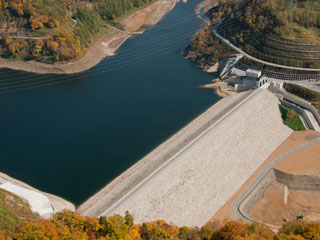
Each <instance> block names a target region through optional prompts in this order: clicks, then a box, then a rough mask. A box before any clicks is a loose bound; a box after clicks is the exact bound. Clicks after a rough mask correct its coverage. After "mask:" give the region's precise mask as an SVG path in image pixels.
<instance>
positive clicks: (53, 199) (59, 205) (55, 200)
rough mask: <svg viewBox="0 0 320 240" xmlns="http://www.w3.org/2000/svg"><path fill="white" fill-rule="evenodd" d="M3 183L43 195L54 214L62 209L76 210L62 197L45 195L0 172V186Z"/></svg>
mask: <svg viewBox="0 0 320 240" xmlns="http://www.w3.org/2000/svg"><path fill="white" fill-rule="evenodd" d="M5 182H9V183H12V184H14V185H17V186H20V187H23V188H26V189H28V190H31V191H34V192H38V193H41V194H43V195H45V196H46V197H47V198H48V199H49V201H50V203H51V205H52V207H53V209H54V212H55V213H56V212H60V211H62V210H64V209H68V210H71V211H75V210H76V207H75V205H74V204H73V203H71V202H69V201H67V200H65V199H63V198H62V197H59V196H57V195H54V194H51V193H47V192H43V191H41V190H39V189H36V188H34V187H32V186H30V185H28V184H27V183H24V182H22V181H20V180H18V179H15V178H12V177H10V176H9V175H7V174H5V173H2V172H0V185H1V183H5Z"/></svg>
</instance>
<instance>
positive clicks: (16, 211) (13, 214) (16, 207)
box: [0, 189, 39, 234]
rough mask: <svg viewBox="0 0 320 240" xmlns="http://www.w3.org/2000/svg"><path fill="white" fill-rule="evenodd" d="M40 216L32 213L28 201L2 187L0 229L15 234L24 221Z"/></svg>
mask: <svg viewBox="0 0 320 240" xmlns="http://www.w3.org/2000/svg"><path fill="white" fill-rule="evenodd" d="M38 218H39V217H38V216H36V215H35V214H34V213H32V211H31V209H30V206H29V204H28V203H26V202H25V201H23V200H22V199H21V198H19V197H17V196H16V195H14V194H11V193H9V192H7V191H5V190H2V189H0V230H2V231H5V232H7V233H8V234H13V233H14V231H15V229H16V228H17V227H19V226H20V224H21V223H22V221H24V220H34V219H38Z"/></svg>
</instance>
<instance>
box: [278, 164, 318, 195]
mask: <svg viewBox="0 0 320 240" xmlns="http://www.w3.org/2000/svg"><path fill="white" fill-rule="evenodd" d="M273 171H274V174H275V177H276V180H277V181H278V182H279V183H282V184H285V185H287V187H288V188H289V189H294V190H317V191H320V175H295V174H291V173H286V172H283V171H280V170H278V169H273Z"/></svg>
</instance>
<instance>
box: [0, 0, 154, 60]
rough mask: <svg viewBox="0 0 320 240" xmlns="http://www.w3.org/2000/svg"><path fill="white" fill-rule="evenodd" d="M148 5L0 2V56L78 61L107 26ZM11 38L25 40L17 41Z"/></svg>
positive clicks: (143, 1) (91, 0)
mask: <svg viewBox="0 0 320 240" xmlns="http://www.w3.org/2000/svg"><path fill="white" fill-rule="evenodd" d="M152 1H153V0H14V1H13V0H0V36H2V38H1V40H0V56H1V57H7V58H18V59H24V60H36V61H43V62H55V61H70V60H74V59H78V58H80V57H81V56H83V55H84V53H85V52H86V50H87V47H88V46H89V45H90V44H91V42H92V41H93V40H94V39H95V37H96V36H98V35H99V34H103V33H104V32H106V31H107V23H108V22H110V21H114V20H117V18H119V17H121V16H123V15H125V14H127V13H129V12H131V11H133V10H135V9H137V8H140V7H143V6H145V5H147V4H150V3H151V2H152ZM8 32H11V33H10V34H8ZM15 34H17V35H18V34H23V35H26V36H27V37H26V38H25V39H17V38H14V37H15ZM28 36H30V37H34V36H41V37H42V38H43V39H41V40H38V41H36V40H33V39H31V38H28Z"/></svg>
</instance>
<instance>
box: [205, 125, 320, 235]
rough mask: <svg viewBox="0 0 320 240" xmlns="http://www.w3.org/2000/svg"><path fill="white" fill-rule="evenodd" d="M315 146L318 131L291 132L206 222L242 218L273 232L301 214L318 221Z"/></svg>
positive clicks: (319, 182) (317, 150) (319, 164)
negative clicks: (257, 223)
mask: <svg viewBox="0 0 320 240" xmlns="http://www.w3.org/2000/svg"><path fill="white" fill-rule="evenodd" d="M319 146H320V133H319V132H316V131H312V130H307V131H296V132H293V133H292V134H291V135H290V136H289V137H288V138H287V139H286V140H285V141H284V142H283V143H282V144H281V145H280V146H279V147H278V148H277V149H276V150H275V151H274V152H273V153H272V154H271V155H270V156H269V157H268V159H267V160H266V161H265V162H264V163H263V164H261V166H260V167H259V168H258V169H257V171H256V172H255V173H254V174H253V175H252V176H251V177H250V178H249V179H248V181H246V183H245V184H243V185H242V186H241V188H240V189H239V190H238V191H237V192H236V193H235V194H234V195H233V196H232V198H231V199H229V201H228V202H227V203H226V204H225V205H224V206H223V207H222V208H221V209H220V210H219V211H218V212H217V213H216V214H215V215H214V216H213V217H212V219H211V220H210V221H212V222H216V221H220V220H223V219H232V220H235V219H238V218H239V217H242V218H243V217H244V218H245V219H246V220H250V221H256V222H260V223H264V224H266V225H268V226H269V227H272V228H274V229H279V228H280V227H281V226H282V224H283V223H285V222H287V221H292V220H295V219H296V217H297V216H301V215H303V216H304V219H306V220H308V221H319V219H320V209H319V204H318V199H319V197H320V187H319V186H320V180H319V179H320V178H319V173H320V162H319V157H318V156H319V153H320V148H319Z"/></svg>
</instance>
